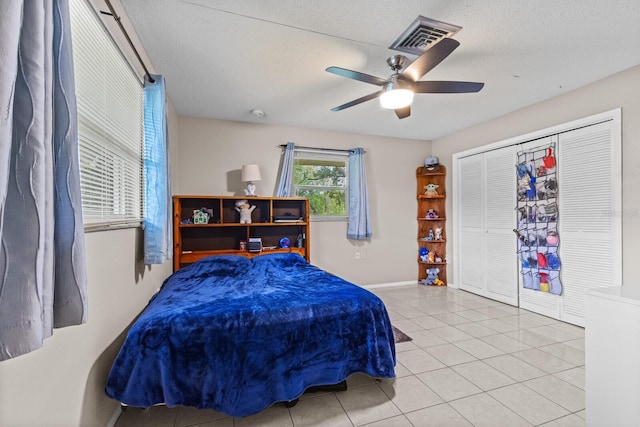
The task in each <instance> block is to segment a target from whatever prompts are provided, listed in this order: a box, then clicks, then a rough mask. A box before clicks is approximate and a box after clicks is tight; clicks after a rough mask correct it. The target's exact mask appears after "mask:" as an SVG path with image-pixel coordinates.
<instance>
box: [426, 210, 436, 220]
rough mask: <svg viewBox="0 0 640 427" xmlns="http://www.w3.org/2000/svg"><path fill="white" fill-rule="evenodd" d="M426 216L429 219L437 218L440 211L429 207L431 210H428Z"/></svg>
mask: <svg viewBox="0 0 640 427" xmlns="http://www.w3.org/2000/svg"><path fill="white" fill-rule="evenodd" d="M426 218H427V219H436V218H438V213H437V212H436V211H434V210H433V209H429V211H428V212H427V215H426Z"/></svg>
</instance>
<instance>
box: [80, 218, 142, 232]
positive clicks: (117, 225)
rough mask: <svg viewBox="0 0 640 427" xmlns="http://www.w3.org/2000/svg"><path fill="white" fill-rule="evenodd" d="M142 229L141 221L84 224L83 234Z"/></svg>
mask: <svg viewBox="0 0 640 427" xmlns="http://www.w3.org/2000/svg"><path fill="white" fill-rule="evenodd" d="M138 227H142V221H140V220H138V221H113V222H100V223H93V224H85V225H84V232H85V233H94V232H96V231H107V230H120V229H123V228H138Z"/></svg>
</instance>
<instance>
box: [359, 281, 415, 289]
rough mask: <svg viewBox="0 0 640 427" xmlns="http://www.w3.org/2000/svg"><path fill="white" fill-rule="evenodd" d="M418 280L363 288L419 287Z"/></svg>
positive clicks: (378, 284)
mask: <svg viewBox="0 0 640 427" xmlns="http://www.w3.org/2000/svg"><path fill="white" fill-rule="evenodd" d="M417 284H418V281H417V280H408V281H406V282H393V283H376V284H373V285H362V286H361V287H362V288H365V289H377V288H395V287H398V286H409V285H417Z"/></svg>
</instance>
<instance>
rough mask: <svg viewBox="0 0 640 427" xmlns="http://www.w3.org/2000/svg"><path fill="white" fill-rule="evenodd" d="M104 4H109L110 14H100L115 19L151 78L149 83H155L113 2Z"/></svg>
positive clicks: (108, 0)
mask: <svg viewBox="0 0 640 427" xmlns="http://www.w3.org/2000/svg"><path fill="white" fill-rule="evenodd" d="M104 2H105V3H106V4H107V7H108V8H109V12H103V11H102V10H101V11H100V13H101V14H103V15H109V16H112V17H113V19H115V21H116V22H117V23H118V27H119V28H120V31H122V34H123V35H124V37H125V38H126V39H127V42H128V43H129V46H130V47H131V49H132V50H133V53H135V54H136V58H138V62H139V63H140V65H142V68H143V69H144V72H145V76H147V77H149V82H150V83H155V82H156V79H154V78H153V77H151V73H149V70H148V69H147V66H146V65H145V64H144V61H143V60H142V58H141V57H140V54H139V53H138V49H136V47H135V46H134V45H133V42H132V41H131V38H130V37H129V34H128V33H127V30H125V29H124V25H122V21H121V20H120V17H119V16H118V14H117V13H116V10H115V9H114V8H113V5H112V4H111V1H110V0H104Z"/></svg>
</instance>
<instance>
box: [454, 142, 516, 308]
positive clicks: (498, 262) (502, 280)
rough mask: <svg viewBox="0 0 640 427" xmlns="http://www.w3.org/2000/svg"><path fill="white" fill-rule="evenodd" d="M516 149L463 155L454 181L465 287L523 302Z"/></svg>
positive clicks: (509, 301)
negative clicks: (520, 296) (516, 229)
mask: <svg viewBox="0 0 640 427" xmlns="http://www.w3.org/2000/svg"><path fill="white" fill-rule="evenodd" d="M514 163H515V147H513V146H511V147H504V148H500V149H496V150H491V151H487V152H484V153H479V154H475V155H472V156H468V157H463V158H460V159H459V162H458V165H457V166H458V167H457V171H458V180H457V182H456V183H454V187H455V188H457V191H455V192H454V195H455V200H454V203H456V206H457V209H456V208H454V209H456V211H457V213H458V215H457V218H458V221H456V223H457V225H458V227H457V233H456V234H457V235H458V236H459V237H458V240H457V242H458V244H457V245H455V246H456V247H457V248H458V249H459V257H458V265H457V267H458V271H459V274H460V275H459V276H458V277H459V280H457V283H458V284H459V286H460V288H461V289H464V290H466V291H470V292H473V293H476V294H478V295H482V296H485V297H488V298H492V299H495V300H497V301H501V302H504V303H507V304H511V305H517V304H518V288H517V286H516V283H517V280H518V277H517V274H518V270H517V260H516V258H514V254H515V251H516V241H515V239H514V234H513V228H514V222H515V210H514V207H515V203H516V196H515V191H514V190H513V189H514V188H515V185H516V179H515V173H514Z"/></svg>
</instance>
